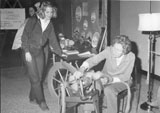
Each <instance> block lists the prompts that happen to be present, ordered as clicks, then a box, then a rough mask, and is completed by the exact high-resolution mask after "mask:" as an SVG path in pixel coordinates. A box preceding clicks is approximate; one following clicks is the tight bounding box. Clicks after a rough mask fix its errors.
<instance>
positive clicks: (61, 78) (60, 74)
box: [58, 70, 64, 82]
mask: <svg viewBox="0 0 160 113" xmlns="http://www.w3.org/2000/svg"><path fill="white" fill-rule="evenodd" d="M58 73H59V76H60V77H61V80H62V82H64V79H63V77H62V74H61V72H60V70H58Z"/></svg>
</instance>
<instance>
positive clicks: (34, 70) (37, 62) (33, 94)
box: [26, 50, 45, 104]
mask: <svg viewBox="0 0 160 113" xmlns="http://www.w3.org/2000/svg"><path fill="white" fill-rule="evenodd" d="M31 56H32V60H31V61H30V62H28V61H26V65H27V68H28V76H29V79H30V83H31V90H30V95H29V98H30V101H33V100H36V101H37V103H38V104H40V103H41V102H45V98H44V92H43V87H42V74H43V69H44V67H43V66H44V53H43V50H41V52H40V53H39V54H38V55H32V54H31Z"/></svg>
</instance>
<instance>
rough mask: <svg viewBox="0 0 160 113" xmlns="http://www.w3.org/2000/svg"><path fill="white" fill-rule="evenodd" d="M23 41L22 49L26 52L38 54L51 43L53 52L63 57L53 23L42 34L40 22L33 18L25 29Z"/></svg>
mask: <svg viewBox="0 0 160 113" xmlns="http://www.w3.org/2000/svg"><path fill="white" fill-rule="evenodd" d="M21 40H22V48H23V49H24V51H25V52H30V53H31V54H37V53H38V51H39V50H40V49H41V48H43V47H44V46H45V45H46V43H47V42H48V41H49V46H50V47H51V49H52V51H53V52H54V53H56V54H58V55H61V49H60V46H59V43H58V41H57V38H56V35H55V31H54V27H53V24H52V22H50V23H49V24H48V26H47V28H46V29H45V31H43V32H42V28H41V23H40V20H39V19H38V18H37V17H31V18H30V19H29V20H28V22H27V24H26V26H25V28H24V31H23V35H22V39H21Z"/></svg>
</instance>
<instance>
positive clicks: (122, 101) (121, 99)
mask: <svg viewBox="0 0 160 113" xmlns="http://www.w3.org/2000/svg"><path fill="white" fill-rule="evenodd" d="M131 76H132V78H133V83H132V85H131V86H130V89H131V94H134V93H135V94H136V95H135V96H136V109H135V110H136V112H137V109H138V104H139V96H140V82H139V80H140V79H139V78H138V77H139V73H138V66H137V61H135V65H134V68H133V71H132V74H131ZM132 92H133V93H132ZM126 97H127V89H126V90H123V91H121V92H120V93H119V94H118V96H117V108H118V112H117V113H125V108H126V100H127V98H126ZM131 100H133V95H132V96H131ZM136 112H135V113H136Z"/></svg>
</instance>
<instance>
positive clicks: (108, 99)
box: [103, 83, 127, 113]
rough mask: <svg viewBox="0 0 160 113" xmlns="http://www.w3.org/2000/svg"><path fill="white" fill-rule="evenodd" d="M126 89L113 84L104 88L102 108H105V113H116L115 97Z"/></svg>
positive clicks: (118, 84)
mask: <svg viewBox="0 0 160 113" xmlns="http://www.w3.org/2000/svg"><path fill="white" fill-rule="evenodd" d="M125 89H127V87H126V86H125V85H124V84H122V83H113V84H110V85H106V86H104V99H103V106H107V113H117V95H118V93H119V92H121V91H123V90H125Z"/></svg>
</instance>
